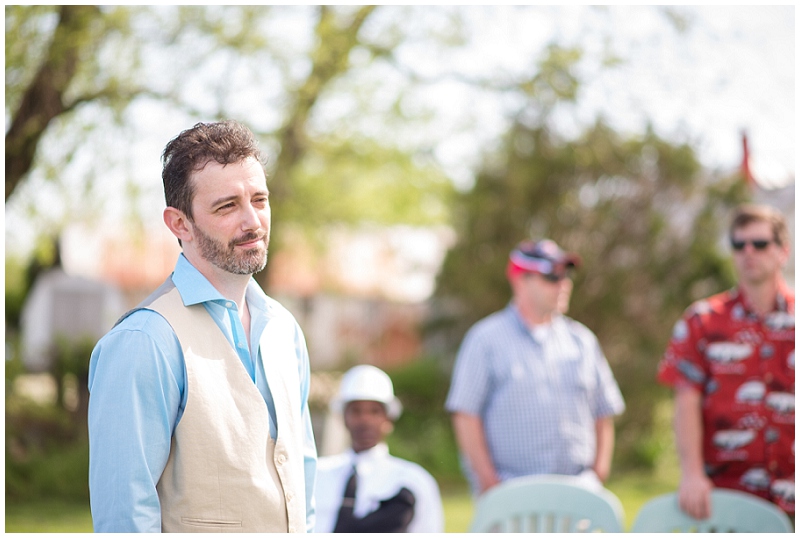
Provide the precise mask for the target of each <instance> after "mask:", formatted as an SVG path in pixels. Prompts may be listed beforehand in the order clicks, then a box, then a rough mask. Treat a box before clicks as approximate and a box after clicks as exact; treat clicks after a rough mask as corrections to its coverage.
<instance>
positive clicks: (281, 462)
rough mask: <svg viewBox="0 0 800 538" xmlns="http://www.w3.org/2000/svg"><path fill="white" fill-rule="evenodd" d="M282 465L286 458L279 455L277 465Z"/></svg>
mask: <svg viewBox="0 0 800 538" xmlns="http://www.w3.org/2000/svg"><path fill="white" fill-rule="evenodd" d="M284 463H286V456H284V455H283V454H281V455H280V456H278V464H279V465H283V464H284Z"/></svg>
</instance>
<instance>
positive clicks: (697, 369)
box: [658, 205, 794, 519]
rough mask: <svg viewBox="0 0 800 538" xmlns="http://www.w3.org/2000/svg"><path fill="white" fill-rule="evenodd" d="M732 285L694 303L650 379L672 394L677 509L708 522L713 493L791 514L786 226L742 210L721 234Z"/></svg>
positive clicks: (779, 219)
mask: <svg viewBox="0 0 800 538" xmlns="http://www.w3.org/2000/svg"><path fill="white" fill-rule="evenodd" d="M729 236H730V241H731V247H732V248H733V263H734V266H735V268H736V273H737V275H738V278H739V282H738V285H737V286H736V287H735V288H733V289H732V290H729V291H726V292H724V293H720V294H718V295H714V296H712V297H709V298H708V299H704V300H701V301H697V302H696V303H694V304H693V305H692V306H690V307H689V308H688V309H687V310H686V313H685V314H684V316H683V318H682V319H680V320H679V321H678V322H677V323H676V325H675V328H674V330H673V334H672V339H671V340H670V342H669V345H668V347H667V350H666V352H665V354H664V357H663V358H662V359H661V363H660V364H659V368H658V380H659V381H660V382H661V383H664V384H667V385H670V386H672V387H673V388H674V389H675V422H674V427H675V439H676V441H675V442H676V445H677V450H678V457H679V459H680V464H681V482H680V486H679V489H678V502H679V504H680V507H681V509H682V510H683V511H684V512H686V513H687V514H689V515H691V516H693V517H695V518H697V519H705V518H707V517H708V516H709V514H710V510H711V506H710V493H711V490H712V489H713V488H714V487H722V488H732V489H738V490H742V491H746V492H749V493H752V494H755V495H758V496H760V497H763V498H765V499H768V500H770V501H772V502H774V503H775V504H777V505H778V506H780V507H781V508H782V509H783V510H785V511H786V512H787V513H789V514H790V515H792V516H793V515H794V291H793V290H791V289H789V288H788V287H787V286H786V283H785V281H784V279H783V276H782V274H781V270H782V268H783V266H784V265H785V263H786V261H787V259H788V256H789V232H788V229H787V227H786V221H785V219H784V217H783V215H781V214H780V213H779V212H778V211H777V210H775V209H773V208H771V207H768V206H758V205H745V206H741V207H740V208H739V209H738V210H737V211H736V213H735V215H734V218H733V221H732V223H731V227H730V230H729Z"/></svg>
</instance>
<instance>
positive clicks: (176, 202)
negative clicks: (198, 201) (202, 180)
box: [161, 120, 264, 220]
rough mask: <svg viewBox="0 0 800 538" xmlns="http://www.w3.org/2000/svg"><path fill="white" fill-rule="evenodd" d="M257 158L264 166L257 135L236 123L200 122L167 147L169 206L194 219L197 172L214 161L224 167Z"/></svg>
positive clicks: (165, 178)
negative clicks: (194, 180)
mask: <svg viewBox="0 0 800 538" xmlns="http://www.w3.org/2000/svg"><path fill="white" fill-rule="evenodd" d="M248 157H253V158H255V159H256V160H258V162H260V163H261V165H262V166H263V165H264V161H263V160H262V155H261V151H260V150H259V149H258V142H257V141H256V138H255V136H254V135H253V133H252V132H251V131H250V129H248V128H247V127H245V126H244V125H242V124H241V123H239V122H237V121H233V120H228V121H221V122H216V123H198V124H196V125H195V126H194V127H192V128H191V129H187V130H185V131H183V132H182V133H181V134H179V135H178V136H176V137H175V138H173V139H172V140H171V141H170V142H169V144H167V146H166V147H165V148H164V153H163V154H162V155H161V160H162V161H163V163H164V168H163V170H162V172H161V179H162V180H163V181H164V198H165V199H166V202H167V206H169V207H174V208H176V209H179V210H180V211H182V212H183V213H184V214H185V215H186V217H187V218H188V219H189V220H192V218H193V216H192V199H193V198H194V192H195V191H194V185H193V183H192V181H190V179H191V175H192V173H193V172H197V171H199V170H202V169H203V168H204V167H205V165H206V164H208V163H209V162H210V161H215V162H218V163H220V164H231V163H238V162H241V161H243V160H245V159H247V158H248Z"/></svg>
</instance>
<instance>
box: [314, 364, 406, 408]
mask: <svg viewBox="0 0 800 538" xmlns="http://www.w3.org/2000/svg"><path fill="white" fill-rule="evenodd" d="M359 400H367V401H370V402H380V403H382V404H383V405H384V407H386V416H387V417H389V419H390V420H397V419H398V418H399V417H400V413H402V411H403V405H402V404H401V403H400V400H398V399H397V398H396V397H395V395H394V387H393V386H392V380H391V379H389V376H388V375H386V372H384V371H383V370H381V369H380V368H376V367H374V366H370V365H369V364H361V365H359V366H354V367H353V368H350V369H349V370H348V371H347V373H345V374H344V376H342V382H341V383H340V385H339V394H337V395H336V397H335V398H334V399H333V400H332V401H331V404H330V407H331V409H332V410H333V411H338V412H339V413H343V412H344V407H345V405H347V403H348V402H355V401H359Z"/></svg>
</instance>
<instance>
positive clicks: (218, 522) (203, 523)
mask: <svg viewBox="0 0 800 538" xmlns="http://www.w3.org/2000/svg"><path fill="white" fill-rule="evenodd" d="M181 523H182V524H184V525H187V526H189V527H205V528H208V529H236V528H240V527H241V526H242V522H241V520H240V521H236V520H224V519H212V518H202V517H185V516H182V517H181Z"/></svg>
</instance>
